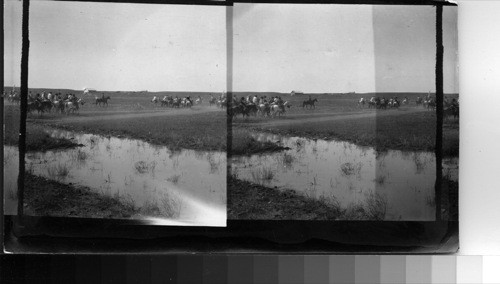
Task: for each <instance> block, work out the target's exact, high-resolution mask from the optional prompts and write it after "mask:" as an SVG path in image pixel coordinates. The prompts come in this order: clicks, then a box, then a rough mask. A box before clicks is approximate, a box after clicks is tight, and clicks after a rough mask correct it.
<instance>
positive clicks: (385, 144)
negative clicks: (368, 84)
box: [233, 93, 459, 157]
mask: <svg viewBox="0 0 500 284" xmlns="http://www.w3.org/2000/svg"><path fill="white" fill-rule="evenodd" d="M373 95H374V94H356V95H314V94H313V95H312V96H311V97H312V98H317V99H318V100H319V101H318V103H317V108H316V109H312V110H311V109H303V108H302V107H301V102H302V101H303V100H305V99H307V98H308V96H299V97H297V96H294V97H290V96H289V95H287V97H286V98H285V99H286V100H289V101H290V102H291V103H292V106H293V107H292V108H291V109H290V110H289V111H287V114H286V115H285V116H284V117H281V118H267V117H251V118H245V119H243V118H241V117H239V118H236V119H235V120H234V121H233V126H234V128H233V129H244V128H247V129H253V130H258V131H267V132H272V133H276V134H285V135H293V136H302V137H307V138H313V139H325V140H331V139H336V140H343V141H349V142H352V143H355V144H358V145H362V146H371V147H374V148H376V149H377V150H380V151H384V150H388V149H391V150H404V151H434V148H435V143H436V142H435V141H436V139H435V137H436V114H435V112H433V111H426V110H424V109H423V108H422V107H417V106H416V105H415V99H416V97H417V96H423V95H425V94H416V93H414V94H398V97H399V98H404V97H405V96H408V97H409V98H410V100H411V101H412V104H410V106H402V107H401V108H400V109H398V110H374V109H368V108H367V107H366V106H365V107H364V108H360V107H358V105H357V102H358V100H359V98H361V97H364V98H365V99H368V98H370V97H371V96H373ZM382 95H385V96H386V97H392V96H394V94H379V95H378V96H382ZM448 96H449V97H456V95H448ZM297 106H299V107H297ZM458 137H459V123H458V120H457V119H453V118H449V119H445V123H444V125H443V153H444V155H445V156H448V157H457V156H458V152H459V151H458V148H459V143H458V142H459V141H458Z"/></svg>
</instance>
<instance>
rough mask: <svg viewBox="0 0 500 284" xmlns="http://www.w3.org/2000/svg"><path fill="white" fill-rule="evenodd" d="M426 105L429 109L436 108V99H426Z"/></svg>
mask: <svg viewBox="0 0 500 284" xmlns="http://www.w3.org/2000/svg"><path fill="white" fill-rule="evenodd" d="M424 106H426V107H427V109H428V110H435V109H436V101H435V100H434V99H429V100H428V101H424Z"/></svg>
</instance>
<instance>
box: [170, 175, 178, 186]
mask: <svg viewBox="0 0 500 284" xmlns="http://www.w3.org/2000/svg"><path fill="white" fill-rule="evenodd" d="M180 179H181V175H173V176H171V177H169V178H167V180H168V181H169V182H171V183H173V184H177V183H178V182H179V180H180Z"/></svg>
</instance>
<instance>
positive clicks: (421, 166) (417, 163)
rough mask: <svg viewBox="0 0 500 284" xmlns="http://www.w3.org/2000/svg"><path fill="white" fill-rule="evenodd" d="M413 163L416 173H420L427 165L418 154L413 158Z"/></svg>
mask: <svg viewBox="0 0 500 284" xmlns="http://www.w3.org/2000/svg"><path fill="white" fill-rule="evenodd" d="M413 162H414V163H415V167H416V168H417V173H421V172H422V171H423V170H424V169H425V166H426V165H427V161H425V160H422V158H420V156H419V155H418V154H415V155H414V156H413Z"/></svg>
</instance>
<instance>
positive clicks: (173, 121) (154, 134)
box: [36, 112, 227, 151]
mask: <svg viewBox="0 0 500 284" xmlns="http://www.w3.org/2000/svg"><path fill="white" fill-rule="evenodd" d="M36 123H37V124H42V123H43V124H45V125H49V126H52V127H58V128H63V129H67V130H71V131H79V132H85V133H94V134H101V135H105V136H108V135H110V136H116V137H128V138H133V139H140V140H144V141H147V142H149V143H152V144H156V145H161V146H167V147H169V148H171V149H180V148H183V149H195V150H217V151H225V150H226V141H227V138H226V133H227V126H226V125H227V124H226V113H225V112H210V113H196V112H193V113H191V114H186V115H175V116H158V117H138V118H122V119H113V120H91V121H78V120H71V121H69V120H64V119H63V120H57V121H53V120H46V121H43V122H41V121H36Z"/></svg>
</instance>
